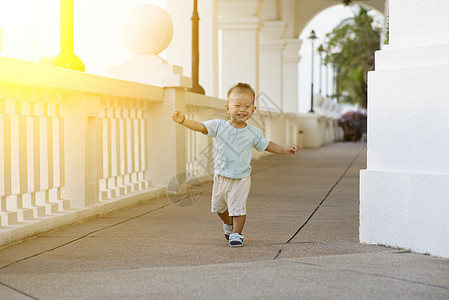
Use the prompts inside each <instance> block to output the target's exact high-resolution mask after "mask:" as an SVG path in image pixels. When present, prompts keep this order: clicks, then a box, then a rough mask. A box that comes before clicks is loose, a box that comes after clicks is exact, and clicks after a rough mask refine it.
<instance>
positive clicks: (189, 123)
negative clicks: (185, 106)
mask: <svg viewBox="0 0 449 300" xmlns="http://www.w3.org/2000/svg"><path fill="white" fill-rule="evenodd" d="M171 119H172V120H173V121H175V122H176V123H178V124H181V125H184V126H185V127H187V128H190V129H192V130H195V131H199V132H201V133H204V134H207V128H206V126H204V124H202V123H200V122H197V121H195V120H189V119H186V116H185V115H184V114H183V113H182V112H180V111H179V110H177V109H175V110H174V111H173V113H172V115H171Z"/></svg>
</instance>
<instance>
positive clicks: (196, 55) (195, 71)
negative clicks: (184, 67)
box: [187, 0, 205, 95]
mask: <svg viewBox="0 0 449 300" xmlns="http://www.w3.org/2000/svg"><path fill="white" fill-rule="evenodd" d="M191 20H192V88H190V89H187V90H188V91H190V92H193V93H198V94H203V95H204V94H205V92H204V89H203V87H202V86H201V85H200V84H199V79H198V77H199V64H200V51H199V21H200V17H199V15H198V0H194V1H193V14H192V18H191Z"/></svg>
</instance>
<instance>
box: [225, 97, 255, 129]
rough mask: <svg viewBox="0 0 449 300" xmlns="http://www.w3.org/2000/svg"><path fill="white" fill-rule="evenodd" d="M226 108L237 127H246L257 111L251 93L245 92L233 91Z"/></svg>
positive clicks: (232, 122)
mask: <svg viewBox="0 0 449 300" xmlns="http://www.w3.org/2000/svg"><path fill="white" fill-rule="evenodd" d="M225 107H226V111H227V112H228V113H229V115H230V117H231V124H235V125H245V124H246V121H248V120H249V119H250V118H251V116H252V115H253V113H254V111H255V110H256V107H255V106H254V100H253V98H252V95H251V93H248V92H245V91H232V92H231V94H230V95H229V99H228V104H226V105H225ZM245 126H246V125H245Z"/></svg>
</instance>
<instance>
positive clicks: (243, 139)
mask: <svg viewBox="0 0 449 300" xmlns="http://www.w3.org/2000/svg"><path fill="white" fill-rule="evenodd" d="M202 123H203V124H204V126H206V128H207V135H208V136H213V137H215V164H214V171H215V173H216V174H219V175H221V176H225V177H229V178H235V179H239V178H244V177H247V176H249V175H250V174H251V165H250V163H251V156H252V150H253V147H254V148H255V149H256V150H257V151H259V152H260V151H264V150H265V149H267V147H268V144H269V142H270V141H269V140H267V139H266V138H265V137H264V136H263V135H262V132H261V131H260V130H259V129H258V128H256V127H254V126H252V125H249V124H246V127H245V128H242V129H239V128H235V127H233V126H232V125H231V124H229V121H224V120H218V119H217V120H209V121H205V122H202Z"/></svg>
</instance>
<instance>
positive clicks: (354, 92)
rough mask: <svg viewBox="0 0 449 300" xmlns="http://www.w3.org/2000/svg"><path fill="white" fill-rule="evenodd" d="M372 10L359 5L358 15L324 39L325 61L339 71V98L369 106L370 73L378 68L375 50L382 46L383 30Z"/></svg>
mask: <svg viewBox="0 0 449 300" xmlns="http://www.w3.org/2000/svg"><path fill="white" fill-rule="evenodd" d="M368 12H369V10H368V9H365V8H363V7H361V6H358V7H357V8H356V9H355V10H354V17H352V18H348V19H345V20H343V21H342V22H341V23H340V24H339V25H338V26H337V27H335V28H334V29H333V30H332V32H330V33H328V34H327V35H326V39H325V42H324V47H323V48H324V51H325V59H324V63H325V64H327V63H331V64H333V65H334V67H335V68H336V70H338V71H337V95H335V96H336V97H337V99H338V100H339V101H342V102H348V103H353V104H356V103H358V104H359V105H360V106H361V107H365V108H366V107H367V85H366V79H367V73H368V71H371V70H374V52H375V51H376V50H378V49H379V48H380V36H381V30H380V28H379V27H376V26H375V25H374V19H373V17H371V16H370V15H369V14H368Z"/></svg>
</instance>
